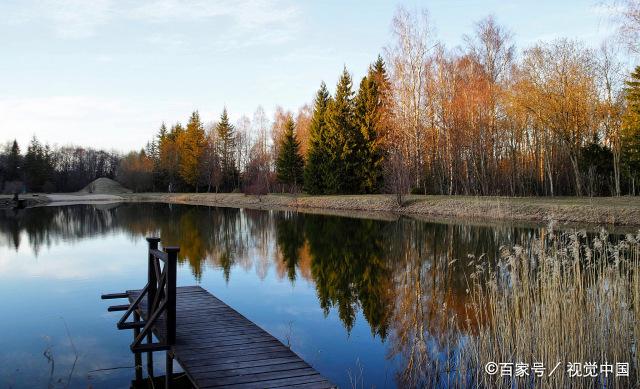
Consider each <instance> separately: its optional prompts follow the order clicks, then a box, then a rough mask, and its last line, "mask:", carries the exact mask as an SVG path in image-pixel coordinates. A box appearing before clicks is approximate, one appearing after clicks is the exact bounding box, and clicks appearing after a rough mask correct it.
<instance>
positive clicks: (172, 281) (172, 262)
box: [164, 247, 180, 345]
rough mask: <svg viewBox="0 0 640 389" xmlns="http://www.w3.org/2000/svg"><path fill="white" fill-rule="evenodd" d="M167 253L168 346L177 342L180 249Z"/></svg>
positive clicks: (173, 249)
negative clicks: (177, 271)
mask: <svg viewBox="0 0 640 389" xmlns="http://www.w3.org/2000/svg"><path fill="white" fill-rule="evenodd" d="M164 251H165V252H166V253H167V257H168V258H167V263H166V264H165V266H167V294H166V299H167V321H166V323H167V339H166V341H167V344H169V345H173V344H174V343H175V342H176V269H177V264H178V252H179V251H180V248H179V247H165V248H164Z"/></svg>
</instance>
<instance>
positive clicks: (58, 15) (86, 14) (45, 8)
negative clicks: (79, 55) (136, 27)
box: [2, 0, 300, 43]
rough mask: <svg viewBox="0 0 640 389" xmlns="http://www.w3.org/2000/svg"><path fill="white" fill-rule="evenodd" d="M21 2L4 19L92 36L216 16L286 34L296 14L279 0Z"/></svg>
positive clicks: (243, 27) (252, 29)
mask: <svg viewBox="0 0 640 389" xmlns="http://www.w3.org/2000/svg"><path fill="white" fill-rule="evenodd" d="M19 4H20V6H19V7H18V8H17V9H13V10H9V11H8V12H7V11H6V10H3V12H2V14H4V22H5V23H8V24H20V23H39V22H45V23H46V24H48V25H49V27H50V28H52V29H53V31H54V32H55V33H56V35H57V36H59V37H61V38H70V39H80V38H88V37H91V36H94V35H96V34H97V33H98V32H99V29H100V28H101V27H103V26H105V25H107V24H109V23H112V22H115V21H121V20H133V21H135V22H143V23H144V22H147V23H170V22H176V21H177V22H180V21H194V20H206V19H213V18H217V19H219V20H218V23H217V24H216V25H215V26H213V28H219V29H222V31H221V32H224V33H225V34H229V35H231V36H232V37H237V36H238V35H242V36H243V37H246V38H250V39H249V40H255V36H256V35H259V34H266V35H272V34H274V33H275V34H277V35H278V36H279V37H282V36H286V35H289V33H290V32H292V29H294V28H295V26H296V25H297V22H296V21H297V19H298V18H297V16H299V14H300V10H299V8H298V6H296V5H294V4H287V3H285V2H283V1H280V0H273V1H268V0H236V1H233V0H218V1H205V0H194V1H185V0H146V1H137V2H128V1H117V0H32V1H24V2H21V3H19ZM248 34H251V35H248ZM280 40H281V39H278V40H276V41H275V42H276V43H278V42H279V41H280Z"/></svg>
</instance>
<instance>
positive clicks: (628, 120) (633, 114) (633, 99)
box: [621, 66, 640, 194]
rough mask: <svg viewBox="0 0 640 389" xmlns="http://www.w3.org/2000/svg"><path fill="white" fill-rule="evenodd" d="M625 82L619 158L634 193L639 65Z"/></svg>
mask: <svg viewBox="0 0 640 389" xmlns="http://www.w3.org/2000/svg"><path fill="white" fill-rule="evenodd" d="M626 84H627V88H626V90H625V92H626V95H625V97H626V100H627V111H626V113H625V115H624V117H623V121H622V131H621V145H622V147H621V154H622V155H621V160H622V163H623V164H624V165H625V168H624V169H623V172H624V173H625V174H626V175H628V177H629V179H630V181H631V183H630V184H631V188H630V189H631V192H632V194H635V192H636V191H637V190H636V189H635V187H636V186H637V185H638V178H640V177H639V176H638V172H640V66H638V67H636V69H635V71H634V72H633V73H631V79H630V80H629V81H627V82H626Z"/></svg>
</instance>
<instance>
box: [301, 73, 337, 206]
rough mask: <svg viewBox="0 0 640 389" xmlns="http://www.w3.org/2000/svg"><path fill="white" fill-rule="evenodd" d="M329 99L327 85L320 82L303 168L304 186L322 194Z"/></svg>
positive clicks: (323, 188) (307, 189)
mask: <svg viewBox="0 0 640 389" xmlns="http://www.w3.org/2000/svg"><path fill="white" fill-rule="evenodd" d="M330 100H331V97H330V96H329V91H328V90H327V85H326V84H325V83H324V82H322V83H321V84H320V89H318V92H317V93H316V99H315V103H314V107H313V117H312V118H311V126H310V127H309V151H308V153H307V161H306V164H305V168H304V187H305V190H306V191H307V192H309V193H310V194H324V193H325V190H326V183H325V174H326V171H325V168H326V157H327V151H326V148H327V123H326V120H325V115H326V112H327V106H328V105H329V101H330Z"/></svg>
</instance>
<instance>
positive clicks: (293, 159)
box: [276, 116, 304, 192]
mask: <svg viewBox="0 0 640 389" xmlns="http://www.w3.org/2000/svg"><path fill="white" fill-rule="evenodd" d="M279 149H280V154H278V159H277V160H276V173H277V175H278V180H279V181H280V182H281V183H283V184H285V185H287V186H288V187H289V190H290V191H292V192H293V191H297V190H298V188H299V187H301V186H302V183H303V171H304V160H303V159H302V155H300V143H299V142H298V140H297V138H296V134H295V124H294V122H293V118H292V117H291V116H289V119H288V120H287V123H286V126H285V132H284V134H283V137H282V139H281V140H280V148H279Z"/></svg>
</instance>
